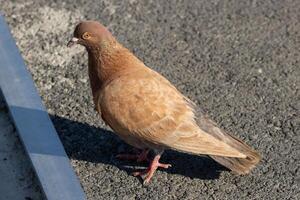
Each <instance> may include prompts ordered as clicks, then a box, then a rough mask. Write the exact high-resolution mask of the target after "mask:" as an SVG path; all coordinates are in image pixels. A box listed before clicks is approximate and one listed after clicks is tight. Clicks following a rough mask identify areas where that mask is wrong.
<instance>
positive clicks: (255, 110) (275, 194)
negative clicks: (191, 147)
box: [0, 0, 300, 200]
mask: <svg viewBox="0 0 300 200" xmlns="http://www.w3.org/2000/svg"><path fill="white" fill-rule="evenodd" d="M0 5H1V7H0V10H1V12H2V13H3V14H4V15H5V16H6V19H7V22H8V24H9V26H10V28H11V29H12V33H13V35H14V37H15V39H16V42H17V45H18V47H19V48H20V50H21V53H22V55H23V57H24V59H25V61H26V64H27V66H28V68H29V70H30V72H31V73H32V75H33V79H34V81H35V84H36V86H37V88H38V90H39V92H40V95H41V96H42V99H43V102H44V103H45V105H46V107H47V109H48V112H49V113H50V115H51V119H52V121H53V123H54V125H55V127H56V129H57V131H58V133H59V135H60V138H61V140H62V142H63V144H64V147H65V149H66V151H67V154H68V155H69V156H70V158H71V163H72V165H73V167H74V170H75V171H76V173H77V175H78V176H79V179H80V181H81V184H82V186H83V188H84V190H85V192H86V193H87V196H88V199H91V200H94V199H95V200H96V199H300V186H299V182H300V172H299V166H300V165H299V163H300V161H299V158H300V147H299V144H300V143H299V142H300V141H299V132H300V131H299V130H300V128H299V127H300V126H299V124H300V118H299V114H300V113H299V110H300V94H299V92H300V91H299V89H300V66H299V63H300V56H299V52H300V23H299V22H300V1H299V0H294V1H292V0H286V1H284V0H278V1H272V0H252V1H250V0H224V1H218V0H211V1H204V0H190V1H184V0H182V1H179V0H176V1H175V0H174V1H159V0H149V1H146V0H145V1H137V0H129V1H118V0H113V1H110V0H106V1H98V0H93V1H87V0H78V1H71V0H69V1H42V0H41V1H21V0H16V1H5V0H0ZM85 19H93V20H98V21H100V22H102V23H103V24H105V25H106V26H108V28H109V29H110V30H111V31H112V33H113V34H114V35H115V36H116V38H118V40H119V41H120V42H121V43H122V44H124V45H125V46H126V47H128V48H129V49H130V50H132V51H133V52H134V53H135V54H136V55H137V56H138V57H139V58H140V59H141V60H143V61H144V62H145V63H146V64H147V65H148V66H149V67H151V68H153V69H155V70H157V71H158V72H160V73H162V74H163V75H164V76H166V77H167V78H168V79H169V80H170V81H171V82H172V83H174V84H175V85H176V86H177V87H178V88H179V90H180V91H182V92H183V93H184V94H185V95H187V96H188V97H189V98H191V99H192V100H193V101H194V102H196V103H197V104H198V105H199V106H201V107H202V108H204V109H205V110H206V111H207V113H208V115H209V116H210V117H211V118H212V119H213V120H215V121H216V122H217V123H218V124H219V125H220V126H221V127H222V128H224V129H225V130H227V131H229V132H232V133H234V134H235V135H237V136H239V137H240V138H242V139H243V140H245V141H246V142H247V143H248V144H250V145H251V146H253V147H254V148H255V149H257V150H258V151H259V152H261V154H262V157H263V159H262V162H261V163H260V164H259V165H258V166H257V168H255V169H254V170H253V171H252V173H250V174H249V175H246V176H237V175H233V174H232V173H230V172H229V171H227V170H226V169H224V168H223V167H222V166H220V165H219V164H217V163H216V162H214V161H213V160H211V159H209V158H207V157H197V156H191V155H186V154H182V153H177V152H173V151H167V152H166V153H165V154H164V155H163V157H162V161H164V162H168V163H171V164H172V166H173V167H172V168H170V169H167V170H159V171H158V172H157V173H156V175H155V177H154V178H153V180H152V182H151V184H149V185H147V186H143V185H142V184H141V180H140V179H139V178H136V177H133V176H131V175H130V173H131V172H132V171H133V170H134V169H140V168H142V167H145V166H146V164H136V163H134V162H125V161H119V160H117V159H116V158H115V157H114V156H115V155H116V154H117V153H120V152H126V151H130V150H131V148H130V147H129V146H127V145H126V144H124V143H123V142H122V141H121V140H120V139H118V138H117V137H116V136H115V135H114V134H113V133H112V132H111V131H110V129H109V128H108V127H107V126H105V125H104V123H103V122H102V121H101V120H100V118H99V116H98V115H97V113H96V112H95V111H94V108H93V103H92V98H91V91H90V88H89V82H88V75H87V55H86V53H85V51H84V49H83V48H82V47H75V48H74V49H68V48H67V47H66V43H67V41H68V40H69V39H70V37H71V36H72V32H73V29H74V27H75V25H76V24H77V23H78V22H79V21H80V20H85Z"/></svg>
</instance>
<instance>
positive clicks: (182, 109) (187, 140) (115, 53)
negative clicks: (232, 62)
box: [68, 21, 260, 183]
mask: <svg viewBox="0 0 300 200" xmlns="http://www.w3.org/2000/svg"><path fill="white" fill-rule="evenodd" d="M73 44H80V45H83V46H84V47H85V48H86V50H87V52H88V71H89V78H90V85H91V88H92V94H93V100H94V104H95V107H96V110H97V111H98V112H99V114H100V115H101V117H102V119H103V120H104V121H105V123H107V124H108V125H109V126H110V127H111V128H112V129H113V130H114V131H115V133H116V134H117V135H118V136H119V137H120V138H121V139H123V140H124V141H125V142H127V143H128V144H130V145H132V146H134V147H136V148H138V149H140V150H141V153H140V154H139V155H119V156H118V157H119V158H128V159H137V160H138V161H142V160H147V154H148V152H149V151H150V150H153V152H154V154H155V156H154V158H153V159H152V160H151V162H150V165H149V167H148V168H147V170H145V171H142V172H135V173H134V175H136V176H137V175H146V178H145V179H144V183H148V182H149V181H150V179H151V177H152V176H153V174H154V172H155V171H156V169H157V168H158V167H161V168H168V167H170V166H171V165H170V164H162V163H160V162H159V159H160V157H161V155H162V154H163V152H164V150H165V149H172V150H176V151H180V152H185V153H189V154H194V155H203V154H204V155H209V156H210V157H211V158H213V159H214V160H215V161H217V162H218V163H220V164H222V165H224V166H225V167H227V168H229V169H231V170H232V171H234V172H235V173H237V174H246V173H248V172H249V171H250V170H251V169H252V168H253V167H254V166H255V165H256V164H257V163H258V162H259V161H260V156H259V154H258V153H257V152H256V151H255V150H253V149H252V148H251V147H249V146H248V145H247V144H245V143H244V142H243V141H241V140H240V139H238V138H236V137H234V136H232V135H230V134H228V133H226V132H225V131H224V130H222V129H220V128H218V127H217V125H216V124H215V123H214V122H213V121H211V120H209V119H208V118H207V117H206V116H205V115H203V114H202V113H201V112H200V111H199V109H197V107H196V106H195V104H194V103H193V102H192V101H191V100H189V99H188V98H187V97H185V96H184V95H183V94H181V93H180V92H179V91H178V90H177V89H176V88H175V87H174V85H172V83H170V82H169V81H168V80H167V79H166V78H164V77H163V76H162V75H160V74H159V73H157V72H156V71H154V70H152V69H150V68H149V67H147V66H146V65H145V64H144V63H143V62H142V61H141V60H139V59H138V58H137V57H136V56H134V55H133V53H131V52H130V51H129V50H128V49H127V48H125V47H124V46H122V45H121V44H120V43H119V42H118V41H117V40H116V39H115V38H114V37H113V36H112V34H111V33H110V32H109V31H108V30H107V28H105V27H104V26H103V25H102V24H100V23H98V22H96V21H84V22H81V23H79V24H78V25H77V26H76V28H75V31H74V37H73V38H72V39H71V40H70V41H69V43H68V46H72V45H73Z"/></svg>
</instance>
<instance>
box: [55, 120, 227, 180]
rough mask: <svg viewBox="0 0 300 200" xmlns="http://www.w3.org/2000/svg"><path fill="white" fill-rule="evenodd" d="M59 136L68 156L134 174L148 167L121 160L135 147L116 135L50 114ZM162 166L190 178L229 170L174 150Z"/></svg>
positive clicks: (203, 158) (169, 152)
mask: <svg viewBox="0 0 300 200" xmlns="http://www.w3.org/2000/svg"><path fill="white" fill-rule="evenodd" d="M50 117H51V119H52V121H53V123H54V126H55V128H56V130H57V132H58V134H59V137H60V139H61V141H62V143H63V145H64V148H65V150H66V152H67V154H68V156H69V157H71V158H73V159H76V160H84V161H88V162H92V163H104V164H110V165H114V166H116V167H118V168H119V169H121V170H125V171H126V172H127V173H131V172H132V171H133V170H136V167H141V166H143V167H146V166H147V163H136V162H130V161H120V160H118V159H117V158H115V155H116V154H118V153H128V152H132V150H133V148H132V147H130V146H129V145H127V144H125V143H124V142H123V141H121V140H120V139H119V138H118V137H117V136H116V135H115V134H114V133H113V132H111V131H109V130H105V129H102V128H98V127H95V126H91V125H89V124H87V123H82V122H76V121H72V120H69V119H66V118H63V117H59V116H54V115H50ZM161 162H162V163H169V164H172V167H171V168H169V169H167V170H166V172H167V173H171V174H181V175H183V176H187V177H190V178H199V179H217V178H218V177H219V175H220V173H221V171H224V170H226V168H224V167H223V166H221V165H219V164H218V163H216V162H215V161H214V160H212V159H210V158H209V157H201V156H193V155H188V154H183V153H179V152H175V151H166V152H165V153H164V154H163V156H162V159H161Z"/></svg>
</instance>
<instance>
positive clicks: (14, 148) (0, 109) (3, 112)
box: [0, 91, 42, 200]
mask: <svg viewBox="0 0 300 200" xmlns="http://www.w3.org/2000/svg"><path fill="white" fill-rule="evenodd" d="M0 92H1V91H0ZM40 199H42V195H41V191H40V188H39V186H38V183H37V180H36V177H35V174H34V173H33V170H32V168H31V164H30V161H29V160H28V158H27V156H26V155H25V152H24V149H23V146H22V145H21V142H20V140H19V138H18V136H17V133H16V132H15V129H14V127H13V124H12V122H11V121H10V119H9V116H8V113H7V109H6V106H5V104H4V102H3V99H2V96H1V94H0V200H40Z"/></svg>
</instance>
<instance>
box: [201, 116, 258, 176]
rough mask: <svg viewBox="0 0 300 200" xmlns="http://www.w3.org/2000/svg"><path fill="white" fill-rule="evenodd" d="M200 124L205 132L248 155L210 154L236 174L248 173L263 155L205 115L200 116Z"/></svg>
mask: <svg viewBox="0 0 300 200" xmlns="http://www.w3.org/2000/svg"><path fill="white" fill-rule="evenodd" d="M197 122H198V125H199V127H200V128H201V129H202V130H204V131H205V132H207V133H209V134H210V135H212V136H214V137H215V138H217V139H218V140H221V141H223V142H225V143H226V144H228V145H229V146H231V147H233V148H234V149H236V150H238V151H239V152H241V153H243V154H244V155H246V158H234V157H224V156H214V155H210V157H211V158H212V159H214V160H215V161H217V162H218V163H220V164H221V165H223V166H225V167H227V168H229V169H230V170H232V171H233V172H235V173H236V174H247V173H249V172H250V170H251V169H252V168H254V167H255V166H256V165H257V164H258V162H259V161H260V159H261V156H260V155H259V153H258V152H256V151H255V150H254V149H252V148H251V147H249V146H248V145H247V144H246V143H244V142H243V141H242V140H240V139H238V138H236V137H234V136H232V135H230V134H228V133H226V132H225V131H223V130H221V129H220V128H218V127H217V125H216V123H215V122H213V121H211V120H210V119H208V118H207V117H206V116H205V115H201V116H199V117H198V120H197Z"/></svg>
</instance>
